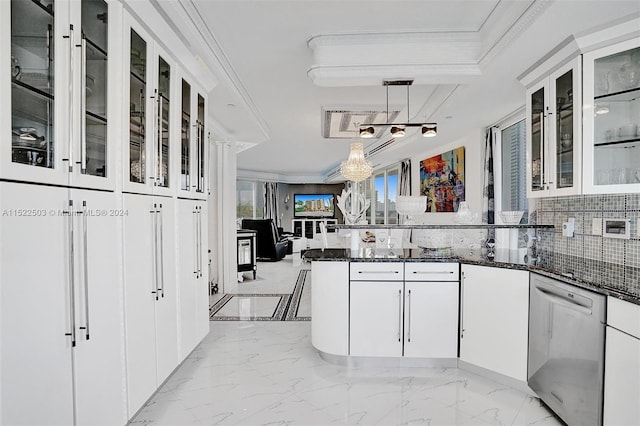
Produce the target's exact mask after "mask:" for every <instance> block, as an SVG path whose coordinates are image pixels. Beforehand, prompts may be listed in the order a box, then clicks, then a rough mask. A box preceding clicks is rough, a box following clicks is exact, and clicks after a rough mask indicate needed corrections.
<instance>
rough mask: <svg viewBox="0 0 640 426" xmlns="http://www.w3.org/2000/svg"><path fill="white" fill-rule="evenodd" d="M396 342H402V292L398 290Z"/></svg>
mask: <svg viewBox="0 0 640 426" xmlns="http://www.w3.org/2000/svg"><path fill="white" fill-rule="evenodd" d="M398 342H402V290H398Z"/></svg>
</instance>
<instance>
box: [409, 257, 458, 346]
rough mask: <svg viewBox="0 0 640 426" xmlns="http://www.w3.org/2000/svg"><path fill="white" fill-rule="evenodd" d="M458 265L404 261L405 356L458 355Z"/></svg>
mask: <svg viewBox="0 0 640 426" xmlns="http://www.w3.org/2000/svg"><path fill="white" fill-rule="evenodd" d="M459 268H460V267H459V265H458V264H457V263H413V262H411V263H405V272H404V280H405V287H404V293H405V294H404V297H405V300H404V302H405V306H404V315H405V317H404V336H405V343H404V356H406V357H420V358H456V357H457V356H458V298H459V281H458V279H459V278H458V277H459Z"/></svg>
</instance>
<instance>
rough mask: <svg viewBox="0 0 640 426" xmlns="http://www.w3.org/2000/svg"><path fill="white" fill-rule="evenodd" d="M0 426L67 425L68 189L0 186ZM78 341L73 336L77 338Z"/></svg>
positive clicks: (69, 390)
mask: <svg viewBox="0 0 640 426" xmlns="http://www.w3.org/2000/svg"><path fill="white" fill-rule="evenodd" d="M0 205H1V208H2V216H1V217H0V232H1V233H2V239H1V241H2V248H1V252H0V263H1V264H2V268H1V269H0V301H1V308H0V315H1V319H0V325H1V333H0V340H1V345H0V348H1V355H2V356H1V368H2V370H1V372H0V374H1V376H2V381H1V382H0V386H1V393H0V395H1V397H2V409H1V411H2V421H1V422H0V423H2V424H13V425H19V424H50V425H54V424H56V425H69V424H72V423H73V393H72V377H73V376H72V367H71V365H72V364H71V360H72V355H71V351H72V343H71V339H72V338H71V337H70V336H68V335H67V334H69V333H71V327H72V325H73V319H72V314H73V307H74V306H73V299H72V294H73V293H72V288H71V282H70V276H69V271H70V270H71V269H70V267H71V265H70V257H69V255H70V249H71V243H70V238H71V227H70V221H69V219H70V216H69V215H65V214H63V213H62V212H63V211H65V210H67V209H68V194H67V190H66V189H61V188H53V187H45V186H37V185H26V184H15V183H5V182H0ZM79 338H80V336H76V339H79Z"/></svg>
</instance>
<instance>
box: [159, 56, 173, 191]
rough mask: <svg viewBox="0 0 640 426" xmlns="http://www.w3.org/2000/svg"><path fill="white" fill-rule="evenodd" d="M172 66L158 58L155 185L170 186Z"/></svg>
mask: <svg viewBox="0 0 640 426" xmlns="http://www.w3.org/2000/svg"><path fill="white" fill-rule="evenodd" d="M170 89H171V67H170V66H169V64H168V63H167V62H166V61H165V60H164V59H163V58H162V57H159V59H158V91H157V96H156V108H157V116H156V118H157V124H156V125H157V134H156V137H157V139H156V147H155V152H156V154H155V155H156V159H155V161H156V175H155V185H156V186H162V187H168V186H169V149H170V146H169V131H170V129H169V122H170V103H171V90H170Z"/></svg>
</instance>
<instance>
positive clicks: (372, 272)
mask: <svg viewBox="0 0 640 426" xmlns="http://www.w3.org/2000/svg"><path fill="white" fill-rule="evenodd" d="M358 273H359V274H399V273H400V272H399V271H358Z"/></svg>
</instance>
